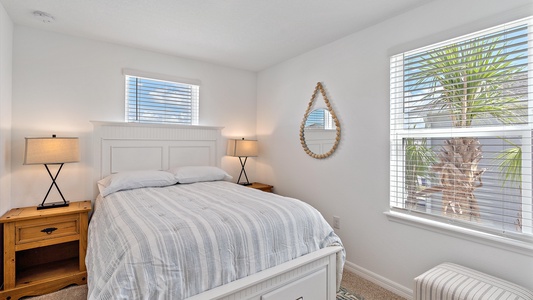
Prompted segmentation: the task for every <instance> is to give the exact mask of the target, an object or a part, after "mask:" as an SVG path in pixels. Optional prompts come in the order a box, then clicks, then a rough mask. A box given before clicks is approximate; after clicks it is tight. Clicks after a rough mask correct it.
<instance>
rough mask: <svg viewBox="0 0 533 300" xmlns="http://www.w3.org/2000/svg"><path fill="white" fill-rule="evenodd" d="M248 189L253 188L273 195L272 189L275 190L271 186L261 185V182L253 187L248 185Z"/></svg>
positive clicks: (253, 184) (255, 183)
mask: <svg viewBox="0 0 533 300" xmlns="http://www.w3.org/2000/svg"><path fill="white" fill-rule="evenodd" d="M247 187H249V188H252V189H258V190H262V191H263V192H268V193H272V189H273V188H274V187H273V186H271V185H268V184H264V183H259V182H254V183H252V184H251V185H247Z"/></svg>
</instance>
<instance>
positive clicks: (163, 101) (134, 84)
mask: <svg viewBox="0 0 533 300" xmlns="http://www.w3.org/2000/svg"><path fill="white" fill-rule="evenodd" d="M198 102H199V86H198V85H193V84H186V83H178V82H171V81H165V80H158V79H152V78H144V77H138V76H131V75H126V119H127V121H128V122H142V123H176V124H188V125H197V124H198Z"/></svg>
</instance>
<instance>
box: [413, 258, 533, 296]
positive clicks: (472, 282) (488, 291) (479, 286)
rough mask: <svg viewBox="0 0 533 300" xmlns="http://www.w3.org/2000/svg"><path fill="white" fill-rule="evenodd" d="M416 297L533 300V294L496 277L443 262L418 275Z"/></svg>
mask: <svg viewBox="0 0 533 300" xmlns="http://www.w3.org/2000/svg"><path fill="white" fill-rule="evenodd" d="M414 299H415V300H533V293H532V292H531V291H529V290H527V289H526V288H524V287H521V286H519V285H516V284H514V283H511V282H508V281H505V280H502V279H499V278H497V277H494V276H490V275H487V274H484V273H481V272H479V271H475V270H472V269H469V268H466V267H463V266H460V265H456V264H452V263H443V264H440V265H438V266H436V267H434V268H432V269H431V270H429V271H427V272H425V273H424V274H422V275H420V276H418V277H416V278H415V290H414Z"/></svg>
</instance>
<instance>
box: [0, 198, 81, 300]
mask: <svg viewBox="0 0 533 300" xmlns="http://www.w3.org/2000/svg"><path fill="white" fill-rule="evenodd" d="M90 210H91V201H80V202H71V203H70V205H69V206H67V207H59V208H51V209H43V210H37V208H36V207H35V206H32V207H23V208H14V209H12V210H10V211H8V212H7V213H6V214H5V215H3V216H2V217H1V218H0V223H3V224H4V273H3V275H4V288H3V290H1V291H0V299H19V298H20V297H24V296H30V295H31V296H36V295H42V294H46V293H50V292H53V291H56V290H59V289H61V288H64V287H66V286H68V285H71V284H86V283H87V269H86V268H85V252H86V250H87V227H88V213H89V211H90Z"/></svg>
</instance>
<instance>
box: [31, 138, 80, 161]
mask: <svg viewBox="0 0 533 300" xmlns="http://www.w3.org/2000/svg"><path fill="white" fill-rule="evenodd" d="M78 161H80V144H79V139H78V138H77V137H61V138H58V137H55V136H54V137H40V138H26V150H25V152H24V164H25V165H34V164H61V163H71V162H78Z"/></svg>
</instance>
